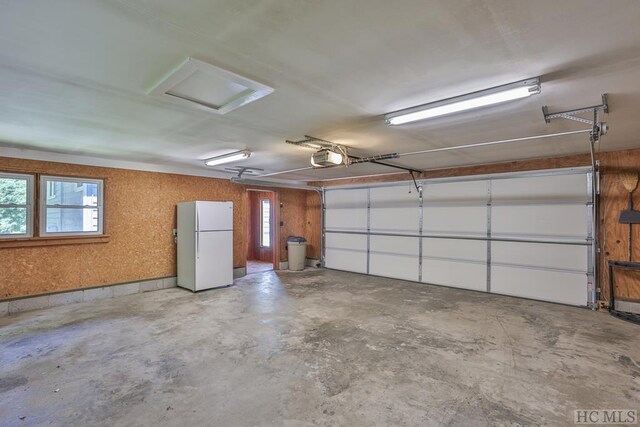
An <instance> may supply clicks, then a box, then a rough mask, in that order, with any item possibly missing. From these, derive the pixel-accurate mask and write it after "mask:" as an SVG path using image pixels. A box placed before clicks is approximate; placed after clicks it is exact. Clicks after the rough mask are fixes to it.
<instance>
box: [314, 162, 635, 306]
mask: <svg viewBox="0 0 640 427" xmlns="http://www.w3.org/2000/svg"><path fill="white" fill-rule="evenodd" d="M597 158H598V160H599V161H600V165H601V191H600V192H601V194H600V209H599V221H600V224H599V240H600V250H601V254H602V256H600V263H599V265H600V269H599V276H598V277H599V285H600V288H601V295H600V299H601V300H604V301H608V300H609V277H608V267H607V262H608V260H610V259H612V260H618V261H626V260H629V256H628V249H627V247H628V241H629V239H628V233H629V226H628V225H625V224H620V223H618V217H619V215H620V212H621V211H622V210H624V209H626V207H627V197H628V192H627V191H626V190H625V189H624V187H623V186H622V183H621V181H620V177H619V173H620V172H621V171H623V170H626V169H632V170H636V171H638V172H640V150H627V151H618V152H609V153H600V154H598V155H597ZM590 164H591V158H590V156H589V155H577V156H567V157H558V158H547V159H535V160H526V161H518V162H507V163H499V164H493V165H482V166H471V167H461V168H451V169H442V170H435V171H427V172H424V173H421V174H419V175H416V178H419V179H427V178H443V177H452V176H468V175H482V174H492V173H504V172H521V171H529V170H541V169H555V168H567V167H578V166H588V165H590ZM407 179H409V176H408V174H406V173H401V174H390V175H382V176H377V177H368V178H350V179H342V180H335V181H327V182H320V181H318V182H309V183H308V184H309V185H313V186H322V185H324V186H335V185H352V184H366V183H379V182H392V181H400V180H407ZM634 195H635V198H636V200H635V205H634V206H635V208H636V209H637V210H640V190H638V189H636V191H635V192H634ZM311 212H312V211H311V210H310V211H308V214H310V213H311ZM632 242H633V254H632V257H631V259H632V260H633V261H640V225H635V226H633V237H632ZM615 295H616V297H617V298H624V299H629V300H640V273H633V272H628V271H627V272H625V271H622V270H619V271H616V289H615Z"/></svg>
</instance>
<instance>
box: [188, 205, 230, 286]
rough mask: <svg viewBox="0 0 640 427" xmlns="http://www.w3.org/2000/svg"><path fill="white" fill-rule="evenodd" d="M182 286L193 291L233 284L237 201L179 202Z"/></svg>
mask: <svg viewBox="0 0 640 427" xmlns="http://www.w3.org/2000/svg"><path fill="white" fill-rule="evenodd" d="M177 233H178V239H177V240H178V281H177V282H178V286H180V287H182V288H186V289H190V290H192V291H193V292H196V291H201V290H204V289H211V288H218V287H221V286H228V285H231V284H232V282H233V202H184V203H178V229H177Z"/></svg>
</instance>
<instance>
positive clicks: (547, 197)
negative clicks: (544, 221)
mask: <svg viewBox="0 0 640 427" xmlns="http://www.w3.org/2000/svg"><path fill="white" fill-rule="evenodd" d="M587 185H588V183H587V176H586V174H585V173H580V174H569V175H545V176H532V177H522V178H508V179H494V180H492V182H491V199H492V201H493V202H496V203H500V202H514V201H526V202H533V201H536V200H537V201H546V202H552V201H560V202H563V203H567V202H575V203H583V204H585V203H587V202H588V201H589V192H588V187H587Z"/></svg>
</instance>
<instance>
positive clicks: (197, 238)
mask: <svg viewBox="0 0 640 427" xmlns="http://www.w3.org/2000/svg"><path fill="white" fill-rule="evenodd" d="M196 258H200V215H198V205H197V204H196Z"/></svg>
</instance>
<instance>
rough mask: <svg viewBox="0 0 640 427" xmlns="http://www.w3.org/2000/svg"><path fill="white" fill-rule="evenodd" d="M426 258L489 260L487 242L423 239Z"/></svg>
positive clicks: (423, 251) (423, 252)
mask: <svg viewBox="0 0 640 427" xmlns="http://www.w3.org/2000/svg"><path fill="white" fill-rule="evenodd" d="M422 241H423V243H422V255H423V256H424V257H426V258H449V259H451V260H453V261H479V262H486V261H487V242H486V241H482V240H464V239H436V238H423V239H422Z"/></svg>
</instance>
